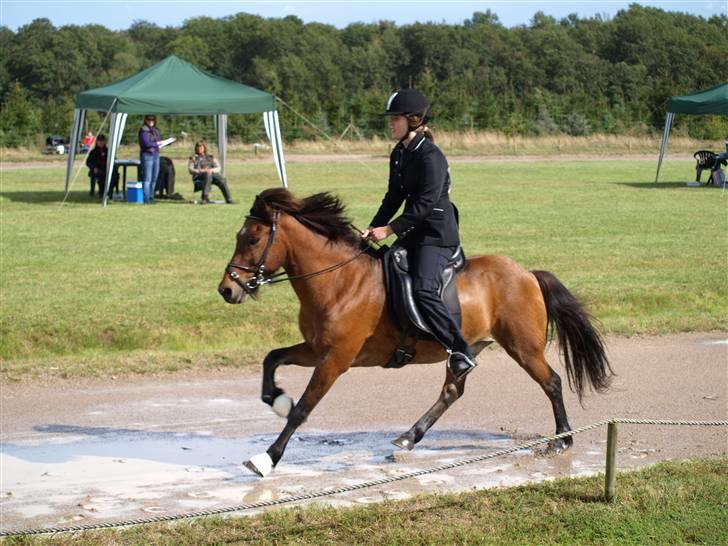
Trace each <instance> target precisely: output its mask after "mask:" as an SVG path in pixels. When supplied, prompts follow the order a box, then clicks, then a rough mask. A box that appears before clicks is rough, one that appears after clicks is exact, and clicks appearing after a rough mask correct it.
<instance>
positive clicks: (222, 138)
mask: <svg viewBox="0 0 728 546" xmlns="http://www.w3.org/2000/svg"><path fill="white" fill-rule="evenodd" d="M215 118H216V119H217V151H218V153H219V155H220V174H221V175H222V176H225V163H226V161H227V114H217V115H216V116H215Z"/></svg>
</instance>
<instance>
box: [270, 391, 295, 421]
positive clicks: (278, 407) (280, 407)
mask: <svg viewBox="0 0 728 546" xmlns="http://www.w3.org/2000/svg"><path fill="white" fill-rule="evenodd" d="M292 409H293V398H291V397H290V396H288V395H287V394H279V395H278V396H276V399H275V400H273V411H274V412H275V413H276V415H278V416H280V417H283V418H286V417H288V414H290V413H291V410H292Z"/></svg>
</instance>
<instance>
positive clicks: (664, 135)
mask: <svg viewBox="0 0 728 546" xmlns="http://www.w3.org/2000/svg"><path fill="white" fill-rule="evenodd" d="M674 116H675V114H674V113H672V112H668V113H667V115H666V116H665V129H664V130H663V132H662V142H661V143H660V156H659V157H658V159H657V172H656V173H655V184H657V181H658V179H659V178H660V167H661V166H662V158H663V157H664V155H665V152H666V151H667V141H668V140H669V138H670V127H671V126H672V118H673V117H674Z"/></svg>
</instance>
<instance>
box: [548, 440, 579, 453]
mask: <svg viewBox="0 0 728 546" xmlns="http://www.w3.org/2000/svg"><path fill="white" fill-rule="evenodd" d="M570 439H571V438H559V439H558V440H552V441H550V442H549V443H548V444H547V445H546V452H547V453H552V454H555V455H556V454H559V453H563V452H564V451H566V450H567V449H569V448H570V447H571V444H572V443H573V442H570V441H569V440H570Z"/></svg>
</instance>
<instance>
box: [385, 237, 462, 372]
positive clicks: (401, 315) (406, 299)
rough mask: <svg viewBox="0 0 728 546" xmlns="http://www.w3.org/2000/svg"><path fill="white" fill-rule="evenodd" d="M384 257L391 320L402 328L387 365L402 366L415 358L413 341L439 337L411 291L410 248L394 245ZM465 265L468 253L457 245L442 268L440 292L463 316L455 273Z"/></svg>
mask: <svg viewBox="0 0 728 546" xmlns="http://www.w3.org/2000/svg"><path fill="white" fill-rule="evenodd" d="M382 261H383V266H384V282H385V288H386V292H387V301H388V302H389V308H390V312H391V314H392V320H393V321H394V323H395V324H396V325H397V326H398V327H399V329H400V331H401V332H402V337H401V339H400V343H399V345H398V347H397V349H396V350H395V353H394V355H392V359H391V360H390V362H389V363H388V364H387V365H386V366H385V367H387V368H400V367H402V366H404V365H405V364H407V363H408V362H410V361H411V360H412V359H413V358H414V356H415V350H414V345H415V344H416V343H417V341H418V340H420V339H423V340H428V341H436V339H435V337H434V335H433V334H432V332H431V331H430V329H429V328H428V326H427V323H426V322H425V320H424V319H423V317H422V314H421V313H420V310H419V309H418V307H417V304H416V303H415V299H414V295H413V293H412V277H410V275H409V262H408V259H407V249H406V248H403V247H401V246H395V247H393V248H391V249H389V250H387V251H386V252H385V253H384V254H383V256H382ZM465 266H466V261H465V253H464V252H463V249H462V247H458V248H457V250H456V251H455V252H454V253H453V255H452V256H451V257H450V259H449V260H448V262H447V265H446V266H445V269H444V270H443V272H442V277H441V283H440V289H439V295H440V298H442V302H443V303H444V304H445V307H447V310H448V311H449V312H450V315H451V316H453V317H460V301H459V299H458V292H457V283H456V282H455V275H456V274H457V273H459V272H460V271H463V270H464V269H465ZM458 326H459V325H458ZM407 337H413V338H414V342H413V344H412V345H411V346H406V345H405V343H404V342H405V340H406V338H407Z"/></svg>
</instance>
